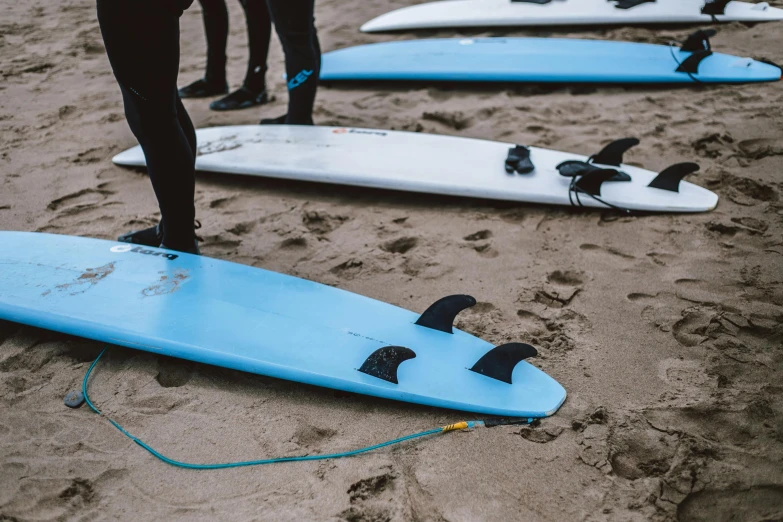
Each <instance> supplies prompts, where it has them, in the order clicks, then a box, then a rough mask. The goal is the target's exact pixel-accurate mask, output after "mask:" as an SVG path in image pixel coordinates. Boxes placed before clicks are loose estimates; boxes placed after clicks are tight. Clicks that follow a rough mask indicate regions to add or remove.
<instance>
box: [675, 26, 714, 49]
mask: <svg viewBox="0 0 783 522" xmlns="http://www.w3.org/2000/svg"><path fill="white" fill-rule="evenodd" d="M716 34H718V31H716V30H715V29H699V30H698V31H696V32H695V33H692V34H691V35H690V36H688V38H687V39H686V40H685V42H684V43H683V44H682V47H680V51H685V52H689V53H695V52H698V51H709V50H711V49H712V46H711V45H710V38H712V37H713V36H715V35H716Z"/></svg>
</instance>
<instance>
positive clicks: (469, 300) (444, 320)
mask: <svg viewBox="0 0 783 522" xmlns="http://www.w3.org/2000/svg"><path fill="white" fill-rule="evenodd" d="M475 304H476V298H475V297H473V296H470V295H450V296H447V297H444V298H442V299H438V300H437V301H435V302H434V303H433V304H432V305H430V307H429V308H427V309H426V310H425V311H424V313H423V314H421V316H420V317H419V319H418V320H417V321H416V324H417V325H419V326H425V327H427V328H432V329H433V330H440V331H441V332H446V333H454V331H453V330H452V325H453V324H454V318H455V317H457V314H458V313H460V312H461V311H463V310H465V309H466V308H470V307H471V306H473V305H475Z"/></svg>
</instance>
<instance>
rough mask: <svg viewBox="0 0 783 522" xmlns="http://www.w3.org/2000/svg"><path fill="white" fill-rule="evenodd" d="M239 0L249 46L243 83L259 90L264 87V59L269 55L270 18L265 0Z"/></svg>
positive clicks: (251, 88)
mask: <svg viewBox="0 0 783 522" xmlns="http://www.w3.org/2000/svg"><path fill="white" fill-rule="evenodd" d="M239 1H240V3H241V4H242V8H243V9H244V10H245V19H246V20H247V39H248V47H249V48H250V56H249V58H248V61H247V73H246V74H245V82H244V84H243V85H244V86H245V87H247V88H248V89H249V90H250V91H252V92H261V91H263V90H264V89H266V80H265V78H266V60H267V57H268V56H269V40H270V38H271V37H272V19H271V18H270V16H269V9H268V8H267V5H266V0H239Z"/></svg>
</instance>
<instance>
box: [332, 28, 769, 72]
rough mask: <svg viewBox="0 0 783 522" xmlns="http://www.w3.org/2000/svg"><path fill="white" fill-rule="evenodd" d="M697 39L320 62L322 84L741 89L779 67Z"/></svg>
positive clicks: (383, 50) (419, 48) (552, 41)
mask: <svg viewBox="0 0 783 522" xmlns="http://www.w3.org/2000/svg"><path fill="white" fill-rule="evenodd" d="M713 33H714V32H706V31H702V32H699V33H696V34H695V35H693V36H692V37H691V38H689V39H688V41H686V42H685V44H684V45H683V46H682V47H670V46H666V45H655V44H644V43H629V42H612V41H599V40H578V39H563V38H452V39H431V40H406V41H397V42H385V43H377V44H370V45H361V46H357V47H349V48H346V49H341V50H337V51H332V52H329V53H326V54H324V56H323V65H322V67H321V76H320V78H321V80H325V81H328V80H406V81H471V82H573V83H694V82H700V83H744V82H765V81H775V80H779V79H780V75H781V71H780V69H779V68H778V67H776V66H774V65H770V64H767V63H762V62H759V61H756V60H752V59H750V58H740V57H737V56H730V55H727V54H720V53H715V52H713V51H712V49H711V47H710V43H709V39H708V36H710V35H711V34H713Z"/></svg>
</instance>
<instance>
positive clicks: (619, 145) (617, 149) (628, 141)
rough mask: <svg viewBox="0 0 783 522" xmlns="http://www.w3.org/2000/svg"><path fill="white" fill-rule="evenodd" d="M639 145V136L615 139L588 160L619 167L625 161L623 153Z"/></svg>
mask: <svg viewBox="0 0 783 522" xmlns="http://www.w3.org/2000/svg"><path fill="white" fill-rule="evenodd" d="M637 145H639V140H638V139H637V138H623V139H621V140H615V141H613V142H612V143H610V144H609V145H607V146H606V147H604V148H603V149H601V152H599V153H598V154H593V155H592V156H590V158H589V159H588V160H587V161H589V162H590V163H600V164H601V165H612V166H614V167H619V166H620V165H621V164H622V163H623V155H624V154H625V153H626V152H628V151H629V150H630V149H631V148H633V147H635V146H637Z"/></svg>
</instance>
